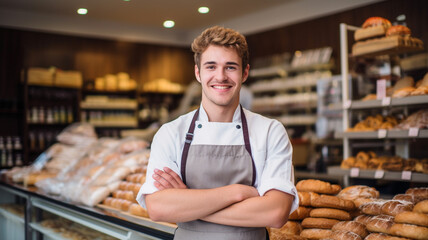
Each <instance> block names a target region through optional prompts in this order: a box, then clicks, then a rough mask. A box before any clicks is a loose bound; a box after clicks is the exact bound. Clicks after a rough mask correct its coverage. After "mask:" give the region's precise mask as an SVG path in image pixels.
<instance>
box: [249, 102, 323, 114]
mask: <svg viewBox="0 0 428 240" xmlns="http://www.w3.org/2000/svg"><path fill="white" fill-rule="evenodd" d="M316 107H317V102H295V103H282V104H281V103H278V104H276V105H268V106H266V105H261V104H260V105H254V106H253V109H252V110H253V111H254V112H257V113H262V114H266V113H274V112H284V110H298V109H308V108H316Z"/></svg>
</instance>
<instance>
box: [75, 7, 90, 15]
mask: <svg viewBox="0 0 428 240" xmlns="http://www.w3.org/2000/svg"><path fill="white" fill-rule="evenodd" d="M77 13H78V14H80V15H85V14H87V13H88V9H86V8H79V9H77Z"/></svg>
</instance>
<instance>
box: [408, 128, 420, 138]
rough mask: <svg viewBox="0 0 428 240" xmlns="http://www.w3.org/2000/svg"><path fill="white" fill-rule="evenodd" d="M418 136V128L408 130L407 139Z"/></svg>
mask: <svg viewBox="0 0 428 240" xmlns="http://www.w3.org/2000/svg"><path fill="white" fill-rule="evenodd" d="M418 135H419V128H409V137H417V136H418Z"/></svg>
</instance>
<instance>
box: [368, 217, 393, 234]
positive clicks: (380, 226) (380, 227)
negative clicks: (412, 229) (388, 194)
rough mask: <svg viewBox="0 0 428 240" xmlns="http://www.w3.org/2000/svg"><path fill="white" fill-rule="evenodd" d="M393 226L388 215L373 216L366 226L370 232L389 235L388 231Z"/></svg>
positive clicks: (391, 218)
mask: <svg viewBox="0 0 428 240" xmlns="http://www.w3.org/2000/svg"><path fill="white" fill-rule="evenodd" d="M393 224H394V217H392V216H389V215H378V216H373V217H371V218H370V220H369V221H368V222H367V224H366V228H367V230H369V231H370V232H380V233H386V234H389V229H390V228H391V226H392V225H393Z"/></svg>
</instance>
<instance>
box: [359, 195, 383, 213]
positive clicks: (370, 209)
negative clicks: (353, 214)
mask: <svg viewBox="0 0 428 240" xmlns="http://www.w3.org/2000/svg"><path fill="white" fill-rule="evenodd" d="M385 202H386V201H385V200H383V199H378V200H376V201H372V202H369V203H365V204H363V205H361V206H360V209H361V211H362V212H363V213H364V214H367V215H372V216H376V215H380V214H382V205H383V204H384V203H385Z"/></svg>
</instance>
